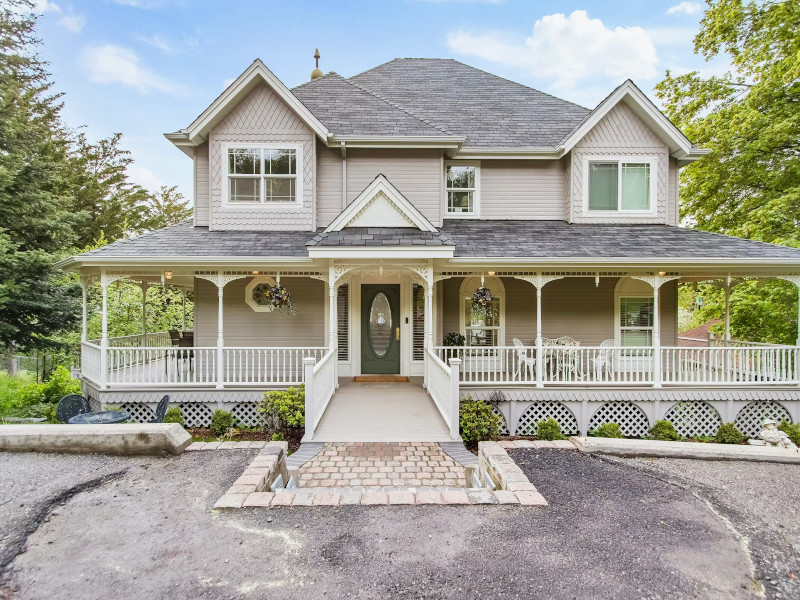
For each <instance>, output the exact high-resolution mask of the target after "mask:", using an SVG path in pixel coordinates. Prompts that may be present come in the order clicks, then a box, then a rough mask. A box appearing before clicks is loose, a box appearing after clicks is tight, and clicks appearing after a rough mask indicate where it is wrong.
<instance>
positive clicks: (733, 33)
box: [656, 0, 800, 343]
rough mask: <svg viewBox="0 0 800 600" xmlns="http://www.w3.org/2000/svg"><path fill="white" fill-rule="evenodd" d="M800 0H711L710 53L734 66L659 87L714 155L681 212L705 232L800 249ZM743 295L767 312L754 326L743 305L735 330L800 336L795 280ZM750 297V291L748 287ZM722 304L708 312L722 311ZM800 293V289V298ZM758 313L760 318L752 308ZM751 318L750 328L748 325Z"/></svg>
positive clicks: (693, 171)
mask: <svg viewBox="0 0 800 600" xmlns="http://www.w3.org/2000/svg"><path fill="white" fill-rule="evenodd" d="M798 31H800V2H799V1H798V0H784V1H781V2H777V1H770V0H766V1H763V2H755V1H751V2H745V1H744V0H708V9H707V10H706V12H705V15H704V17H703V20H702V22H701V29H700V32H699V33H698V35H697V36H696V37H695V40H694V44H695V52H696V53H698V54H702V55H703V56H704V57H705V58H706V60H711V59H713V58H715V57H719V56H720V55H725V56H727V57H728V58H729V59H730V62H731V71H730V72H728V73H726V74H724V75H721V76H711V77H703V76H702V75H701V74H700V73H699V72H697V71H694V72H691V73H687V74H685V75H679V76H673V75H672V73H670V72H669V71H667V74H666V78H665V79H664V80H663V81H662V82H661V83H659V84H658V85H657V86H656V93H657V95H658V97H659V98H661V99H662V101H663V102H664V108H665V111H666V113H667V115H668V116H669V117H670V119H672V121H673V122H674V123H675V124H676V125H677V126H678V127H680V128H681V129H682V130H683V131H684V132H685V133H686V135H687V136H688V137H689V138H690V139H691V140H692V141H693V142H695V143H696V144H698V145H700V146H703V147H706V148H710V149H711V154H709V155H708V156H706V157H705V158H703V159H702V160H700V161H698V162H696V163H693V164H691V165H689V166H688V167H686V168H685V169H683V171H682V173H681V196H682V198H683V203H682V207H681V216H682V218H683V220H684V221H685V222H688V223H692V224H694V225H695V226H696V227H698V228H700V229H705V230H708V231H716V232H720V233H726V234H730V235H736V236H741V237H746V238H750V239H754V240H759V241H764V242H771V243H776V244H784V245H788V246H794V247H800V227H798V225H800V35H798V34H797V32H798ZM734 289H735V290H737V291H736V293H735V296H737V297H738V300H739V301H740V302H743V303H745V304H750V305H752V306H753V307H758V309H759V310H761V311H765V313H764V314H762V315H761V316H762V317H763V318H761V319H759V320H760V321H761V324H762V325H763V329H762V328H760V327H758V326H756V327H754V326H753V323H752V320H748V319H747V317H748V313H747V311H744V312H741V311H740V312H734V314H732V318H731V326H732V330H733V333H734V335H735V336H737V337H744V335H747V334H748V333H750V334H752V333H756V334H757V338H760V339H764V340H767V339H769V340H770V341H783V342H787V343H794V336H795V334H794V333H789V332H790V331H792V330H793V331H796V327H787V324H790V323H792V322H793V321H795V322H796V315H797V302H796V300H792V301H789V302H787V290H791V288H789V287H787V284H785V283H783V282H766V283H764V284H763V285H755V284H752V285H751V284H750V283H748V284H747V285H746V286H744V287H742V288H740V289H737V288H734ZM745 292H746V294H745V296H742V294H743V293H745ZM715 297H716V298H717V301H716V303H715V304H713V305H711V306H707V310H709V311H711V310H713V311H714V312H715V316H717V317H718V316H719V315H720V313H721V306H720V305H719V303H718V298H719V295H717V296H715ZM793 298H794V296H793ZM749 316H751V317H752V316H753V314H750V315H749ZM748 323H749V325H748Z"/></svg>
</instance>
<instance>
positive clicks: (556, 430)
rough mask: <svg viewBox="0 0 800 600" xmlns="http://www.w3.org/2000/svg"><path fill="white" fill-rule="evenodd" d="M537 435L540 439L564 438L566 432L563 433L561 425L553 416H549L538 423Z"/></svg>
mask: <svg viewBox="0 0 800 600" xmlns="http://www.w3.org/2000/svg"><path fill="white" fill-rule="evenodd" d="M536 437H537V438H539V439H540V440H547V441H553V440H563V439H564V434H563V433H561V425H559V424H558V421H556V420H555V419H554V418H553V417H548V418H547V420H545V421H539V423H538V424H537V425H536Z"/></svg>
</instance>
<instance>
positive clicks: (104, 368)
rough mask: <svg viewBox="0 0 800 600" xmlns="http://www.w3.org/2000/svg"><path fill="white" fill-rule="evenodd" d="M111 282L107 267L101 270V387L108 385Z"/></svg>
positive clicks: (104, 387)
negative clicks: (109, 292)
mask: <svg viewBox="0 0 800 600" xmlns="http://www.w3.org/2000/svg"><path fill="white" fill-rule="evenodd" d="M110 283H111V281H110V279H109V277H108V275H106V271H105V269H103V270H101V271H100V291H101V297H102V305H101V309H100V310H101V313H100V314H101V323H102V325H101V329H100V389H106V388H107V387H108V286H109V284H110Z"/></svg>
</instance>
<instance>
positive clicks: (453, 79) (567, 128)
mask: <svg viewBox="0 0 800 600" xmlns="http://www.w3.org/2000/svg"><path fill="white" fill-rule="evenodd" d="M318 81H319V80H318ZM349 81H351V82H353V83H356V84H358V85H359V86H361V87H362V88H364V89H366V90H369V91H370V92H372V93H373V94H375V95H377V96H380V97H381V98H384V99H386V100H388V101H390V102H392V103H394V104H396V105H398V106H400V107H402V108H404V109H406V110H408V111H409V112H411V113H413V114H414V115H416V116H418V117H420V118H423V119H425V120H426V121H428V122H430V123H433V124H435V125H437V126H438V127H441V128H443V129H445V130H447V131H450V132H451V133H453V134H455V135H461V136H465V137H466V138H467V140H466V142H465V144H464V145H465V146H486V147H497V146H512V147H520V146H534V147H554V146H557V145H558V144H559V143H560V142H562V141H563V140H564V139H566V138H567V136H568V135H569V134H570V133H571V132H572V131H573V130H574V129H575V128H576V127H577V126H578V124H579V123H580V122H581V121H582V120H583V119H584V118H585V117H586V115H587V114H589V112H591V111H589V110H588V109H586V108H583V107H581V106H578V105H576V104H573V103H571V102H567V101H566V100H561V99H560V98H556V97H554V96H550V95H548V94H545V93H543V92H540V91H538V90H535V89H533V88H529V87H526V86H524V85H522V84H519V83H514V82H513V81H509V80H507V79H503V78H502V77H498V76H496V75H492V74H490V73H487V72H485V71H481V70H480V69H476V68H474V67H470V66H469V65H465V64H463V63H460V62H458V61H455V60H451V59H427V58H398V59H395V60H392V61H390V62H387V63H385V64H382V65H379V66H377V67H375V68H373V69H370V70H369V71H365V72H363V73H360V74H358V75H355V76H353V77H351V78H350V79H349ZM305 87H311V86H305ZM334 133H335V131H334Z"/></svg>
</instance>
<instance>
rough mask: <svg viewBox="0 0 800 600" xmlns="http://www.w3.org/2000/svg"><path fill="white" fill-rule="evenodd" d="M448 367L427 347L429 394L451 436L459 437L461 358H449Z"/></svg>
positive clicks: (426, 376)
mask: <svg viewBox="0 0 800 600" xmlns="http://www.w3.org/2000/svg"><path fill="white" fill-rule="evenodd" d="M449 362H450V366H449V367H448V366H447V365H446V364H445V363H444V361H442V360H441V359H440V358H439V357H438V356H436V354H435V353H434V352H432V351H431V349H430V348H428V347H426V348H425V382H426V384H427V386H428V388H427V389H428V394H429V395H430V397H431V398H432V399H433V403H434V404H435V405H436V408H437V409H439V413H440V414H441V415H442V418H443V419H444V422H445V423H446V424H447V427H448V428H449V429H450V437H451V438H452V439H458V437H459V434H458V430H459V405H460V398H459V396H460V392H459V383H460V382H459V379H460V377H459V370H460V367H461V359H460V358H456V357H453V358H449Z"/></svg>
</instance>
